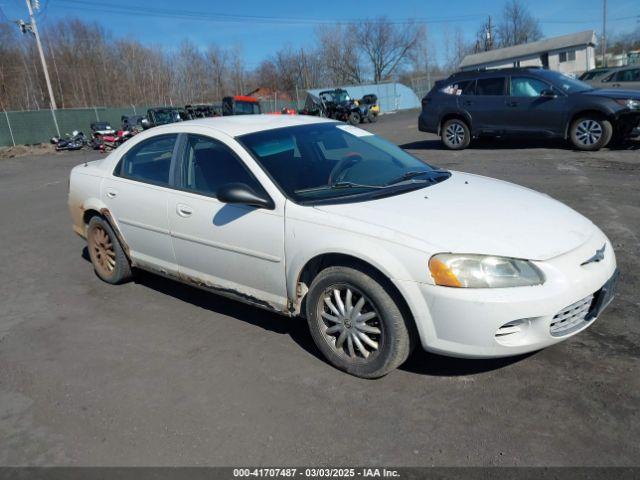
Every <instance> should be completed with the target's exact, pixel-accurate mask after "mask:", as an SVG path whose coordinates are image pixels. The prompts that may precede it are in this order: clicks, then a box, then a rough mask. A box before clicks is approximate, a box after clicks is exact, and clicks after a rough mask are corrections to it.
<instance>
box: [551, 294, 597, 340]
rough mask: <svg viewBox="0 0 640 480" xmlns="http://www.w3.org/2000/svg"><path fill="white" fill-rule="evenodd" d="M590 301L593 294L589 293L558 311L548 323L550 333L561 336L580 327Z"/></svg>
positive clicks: (591, 301)
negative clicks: (549, 323)
mask: <svg viewBox="0 0 640 480" xmlns="http://www.w3.org/2000/svg"><path fill="white" fill-rule="evenodd" d="M592 303H593V295H589V296H588V297H585V298H583V299H582V300H579V301H577V302H576V303H573V304H571V305H569V306H568V307H566V308H564V309H563V310H562V311H560V312H558V313H557V314H556V315H555V316H554V317H553V320H551V325H549V332H550V333H551V335H552V336H553V337H561V336H563V335H568V334H570V333H571V332H575V331H576V330H579V329H580V328H582V327H583V326H584V325H585V319H586V317H587V314H588V313H589V308H590V307H591V304H592Z"/></svg>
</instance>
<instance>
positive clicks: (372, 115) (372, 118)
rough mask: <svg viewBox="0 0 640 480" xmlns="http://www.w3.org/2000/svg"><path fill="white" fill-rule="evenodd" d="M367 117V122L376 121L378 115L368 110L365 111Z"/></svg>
mask: <svg viewBox="0 0 640 480" xmlns="http://www.w3.org/2000/svg"><path fill="white" fill-rule="evenodd" d="M367 119H368V120H369V123H376V122H377V121H378V115H376V114H375V113H373V112H371V111H370V112H369V113H367Z"/></svg>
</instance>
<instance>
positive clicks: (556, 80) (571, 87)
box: [536, 69, 593, 93]
mask: <svg viewBox="0 0 640 480" xmlns="http://www.w3.org/2000/svg"><path fill="white" fill-rule="evenodd" d="M536 73H537V74H538V75H540V76H541V77H544V78H546V79H547V80H549V81H550V82H551V83H553V84H554V85H555V86H556V87H557V88H559V89H560V90H562V91H563V92H565V93H577V92H585V91H587V90H593V87H592V86H591V85H589V84H588V83H584V82H581V81H580V80H576V79H575V78H571V77H569V76H567V75H564V74H562V73H560V72H553V71H551V70H542V69H541V70H537V71H536Z"/></svg>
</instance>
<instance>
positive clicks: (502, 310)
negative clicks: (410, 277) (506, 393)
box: [398, 231, 617, 358]
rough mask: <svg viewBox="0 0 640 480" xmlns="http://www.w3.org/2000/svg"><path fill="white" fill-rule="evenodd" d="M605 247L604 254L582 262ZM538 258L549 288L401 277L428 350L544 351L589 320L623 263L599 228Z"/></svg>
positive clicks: (474, 353)
mask: <svg viewBox="0 0 640 480" xmlns="http://www.w3.org/2000/svg"><path fill="white" fill-rule="evenodd" d="M603 244H606V249H605V256H604V258H603V259H602V260H601V261H599V262H597V263H596V262H594V263H590V264H587V265H584V266H581V263H582V262H584V261H585V260H586V259H588V258H590V257H591V256H592V255H593V254H594V252H595V250H597V249H599V248H601V247H602V245H603ZM535 263H536V265H537V266H538V267H539V268H540V269H541V270H542V271H543V272H544V274H545V278H546V281H545V283H544V284H543V285H538V286H532V287H515V288H500V289H485V288H482V289H466V288H449V287H440V286H436V285H430V284H424V283H417V282H399V284H398V288H399V289H400V290H401V291H402V290H404V291H405V292H407V293H408V295H407V293H405V298H408V299H409V300H408V303H409V307H410V308H411V310H412V312H413V314H414V319H415V320H416V326H417V328H418V332H419V334H420V339H421V343H422V346H423V348H424V349H425V350H428V351H431V352H434V353H440V354H444V355H450V356H457V357H467V358H491V357H505V356H511V355H518V354H522V353H527V352H531V351H535V350H539V349H541V348H545V347H547V346H549V345H553V344H554V343H558V342H561V341H562V340H565V339H566V338H569V337H570V336H572V335H575V334H576V333H578V332H580V331H582V330H584V329H585V328H587V327H588V326H589V325H591V324H592V323H593V322H594V321H595V319H596V316H594V315H593V312H594V310H593V309H592V310H591V313H592V315H590V316H589V317H588V316H587V313H588V311H589V309H590V308H591V307H592V306H593V305H595V300H596V298H597V297H594V295H597V294H598V292H600V291H601V289H602V287H603V286H604V285H605V284H606V283H607V281H608V280H610V279H611V278H612V276H613V275H614V273H615V272H616V268H617V267H616V259H615V254H614V252H613V248H612V246H611V243H610V242H609V241H608V240H607V238H606V237H605V236H604V234H602V233H601V232H600V231H598V232H597V234H595V235H594V236H593V237H592V238H591V239H590V240H589V241H587V242H586V243H585V244H584V245H582V246H580V247H578V248H577V249H575V250H573V251H571V252H569V253H565V254H563V255H560V256H558V257H555V258H552V259H550V260H547V261H544V262H535ZM408 291H410V293H409V292H408ZM596 313H600V312H599V311H598V312H596ZM579 315H583V317H584V318H578V316H579ZM552 324H553V325H552Z"/></svg>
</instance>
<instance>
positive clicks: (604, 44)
mask: <svg viewBox="0 0 640 480" xmlns="http://www.w3.org/2000/svg"><path fill="white" fill-rule="evenodd" d="M606 55H607V0H603V2H602V66H603V67H606V66H607V56H606Z"/></svg>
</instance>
